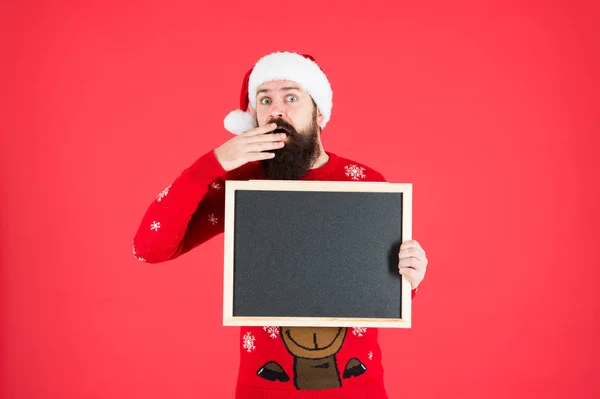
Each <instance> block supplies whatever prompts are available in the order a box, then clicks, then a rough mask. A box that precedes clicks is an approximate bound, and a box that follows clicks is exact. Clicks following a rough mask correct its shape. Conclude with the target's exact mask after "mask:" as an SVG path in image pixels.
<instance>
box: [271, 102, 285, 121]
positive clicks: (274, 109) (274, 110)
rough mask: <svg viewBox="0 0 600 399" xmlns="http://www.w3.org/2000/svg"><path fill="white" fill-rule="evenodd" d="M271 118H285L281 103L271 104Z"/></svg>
mask: <svg viewBox="0 0 600 399" xmlns="http://www.w3.org/2000/svg"><path fill="white" fill-rule="evenodd" d="M269 116H271V118H283V105H282V104H281V103H280V102H279V101H273V102H272V103H271V109H270V110H269Z"/></svg>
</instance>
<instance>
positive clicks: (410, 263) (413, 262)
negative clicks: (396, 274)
mask: <svg viewBox="0 0 600 399" xmlns="http://www.w3.org/2000/svg"><path fill="white" fill-rule="evenodd" d="M421 264H422V263H421V261H420V260H419V259H417V258H406V259H400V261H399V262H398V267H410V268H412V269H415V270H416V269H419V266H420V265H421Z"/></svg>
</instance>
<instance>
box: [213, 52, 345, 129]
mask: <svg viewBox="0 0 600 399" xmlns="http://www.w3.org/2000/svg"><path fill="white" fill-rule="evenodd" d="M273 80H290V81H293V82H296V83H297V84H299V85H300V86H302V88H303V89H304V90H305V91H306V92H307V93H308V94H310V96H311V97H312V99H313V100H314V101H315V103H316V104H317V107H319V110H320V111H321V114H323V122H322V123H321V129H323V128H324V127H325V125H326V124H327V122H328V121H329V119H330V118H331V107H332V97H333V92H332V90H331V85H330V84H329V80H327V76H325V73H323V71H322V70H321V67H319V65H318V64H317V63H316V61H315V59H314V58H313V57H312V56H310V55H308V54H297V53H291V52H276V53H272V54H269V55H266V56H264V57H262V58H261V59H259V60H258V62H257V63H256V65H254V67H253V68H252V69H250V70H249V71H248V72H247V73H246V76H245V77H244V82H243V85H242V93H241V96H240V109H237V110H234V111H231V112H230V113H229V114H228V115H227V116H226V117H225V120H224V125H225V129H227V130H228V131H229V132H231V133H233V134H236V135H238V134H241V133H244V132H246V131H248V130H250V129H252V128H255V127H257V126H258V123H257V121H256V118H255V117H254V116H253V115H252V113H251V112H250V111H249V107H251V108H252V110H254V111H256V91H257V88H258V86H260V85H261V84H263V83H264V82H269V81H273Z"/></svg>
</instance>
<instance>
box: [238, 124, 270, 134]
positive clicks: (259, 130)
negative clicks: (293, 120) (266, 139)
mask: <svg viewBox="0 0 600 399" xmlns="http://www.w3.org/2000/svg"><path fill="white" fill-rule="evenodd" d="M276 128H277V123H269V124H267V125H264V126H259V127H255V128H253V129H250V130H248V131H247V132H245V133H242V134H241V135H240V136H245V137H249V136H258V135H259V134H264V133H268V132H272V131H273V130H275V129H276Z"/></svg>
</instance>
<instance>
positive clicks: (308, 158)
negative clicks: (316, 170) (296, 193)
mask: <svg viewBox="0 0 600 399" xmlns="http://www.w3.org/2000/svg"><path fill="white" fill-rule="evenodd" d="M272 122H275V123H277V129H279V128H283V129H285V130H286V132H287V134H288V139H287V142H286V143H285V146H284V147H283V148H280V149H278V150H274V151H272V152H274V153H275V158H271V159H265V160H262V161H260V162H261V166H262V169H263V173H264V174H265V176H266V177H267V178H268V179H270V180H298V179H301V178H302V177H304V176H305V175H306V173H308V171H309V170H310V168H311V166H313V164H314V162H315V161H316V159H317V158H318V157H319V143H318V140H317V139H318V134H319V126H318V125H317V118H316V112H315V113H313V120H312V121H311V123H310V125H309V126H308V127H307V128H306V129H304V131H302V132H298V131H297V130H296V129H295V128H294V127H293V126H292V125H290V124H289V123H287V122H286V121H283V120H279V119H274V120H270V121H269V122H268V123H272ZM277 129H275V131H274V133H278V132H279V131H278V130H277Z"/></svg>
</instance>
